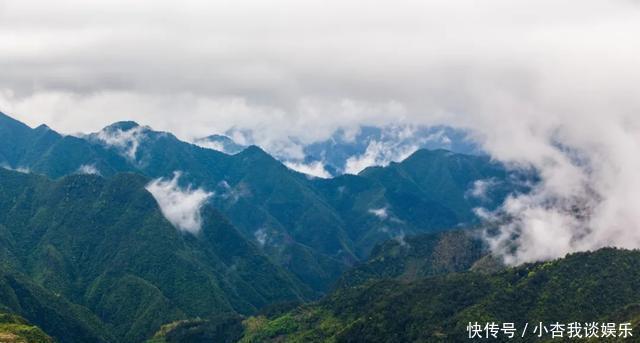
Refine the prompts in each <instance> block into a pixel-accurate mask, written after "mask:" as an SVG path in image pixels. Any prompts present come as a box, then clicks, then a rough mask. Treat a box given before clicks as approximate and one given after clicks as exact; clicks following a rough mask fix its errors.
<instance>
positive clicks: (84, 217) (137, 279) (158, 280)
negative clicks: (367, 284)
mask: <svg viewBox="0 0 640 343" xmlns="http://www.w3.org/2000/svg"><path fill="white" fill-rule="evenodd" d="M147 182H148V180H147V179H145V178H143V177H141V176H137V175H134V174H121V175H117V176H114V177H112V178H110V179H104V178H102V177H99V176H93V175H74V176H69V177H65V178H62V179H60V180H58V181H55V182H52V181H50V180H48V179H46V178H45V177H42V176H36V175H33V174H22V173H18V172H13V171H8V170H5V169H0V231H1V232H2V236H1V242H2V243H1V244H0V254H1V255H2V256H3V258H2V269H1V270H0V275H4V277H3V278H0V295H1V296H0V305H4V306H6V307H7V308H8V309H10V310H11V311H12V312H15V313H17V314H20V315H23V316H24V317H26V318H27V319H29V320H30V321H31V322H33V323H35V324H37V325H39V326H40V327H42V328H43V329H44V330H45V331H47V332H48V333H49V334H51V335H52V336H53V337H55V338H56V339H58V340H60V341H63V342H84V341H91V342H100V341H113V340H120V341H126V342H135V341H141V340H143V339H145V338H147V337H149V336H150V335H152V334H153V332H155V331H156V330H157V329H158V328H159V327H160V326H161V325H162V324H164V323H167V322H171V321H174V320H179V319H186V318H191V317H195V316H201V317H203V318H205V317H208V316H211V315H214V314H220V313H244V314H249V313H254V312H255V311H256V310H257V309H259V308H262V307H264V306H266V305H268V304H271V303H274V302H278V301H287V300H302V299H308V298H309V297H311V296H313V295H314V293H313V292H312V291H311V290H310V289H309V288H307V287H306V286H305V285H304V284H302V283H301V282H300V281H299V280H298V279H297V278H295V276H292V275H291V274H289V273H288V272H287V271H286V270H284V269H282V268H281V267H279V266H277V265H275V264H274V263H272V262H271V260H270V259H269V258H267V257H266V256H265V255H264V254H263V253H262V252H261V251H260V249H258V247H256V245H254V244H253V243H252V242H250V241H247V240H246V239H245V238H243V236H242V235H241V234H240V233H239V232H238V231H237V230H236V229H235V228H234V227H233V226H231V225H230V224H229V223H228V222H227V221H226V220H225V219H224V218H223V217H222V216H221V215H220V214H219V213H218V212H217V211H216V210H214V209H213V208H210V207H208V208H205V209H204V210H203V213H202V214H203V221H204V224H203V229H202V232H201V233H200V234H199V235H197V236H193V235H190V234H183V233H181V232H179V231H178V230H176V229H175V228H174V227H173V226H171V224H169V222H167V221H166V219H165V218H164V217H163V215H162V214H161V212H160V210H159V208H158V206H157V204H156V202H155V200H154V199H153V197H152V196H151V195H150V194H149V193H148V192H147V191H146V190H145V189H144V186H145V184H146V183H147Z"/></svg>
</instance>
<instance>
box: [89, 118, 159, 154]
mask: <svg viewBox="0 0 640 343" xmlns="http://www.w3.org/2000/svg"><path fill="white" fill-rule="evenodd" d="M146 130H147V128H145V127H142V126H136V127H133V128H130V129H127V130H122V129H120V128H117V129H115V130H114V129H111V128H106V129H104V130H101V131H99V132H98V133H96V134H95V135H93V136H92V137H95V138H96V139H97V140H99V141H101V142H103V143H104V144H106V145H109V146H112V147H115V148H116V149H117V150H118V151H120V152H121V153H122V155H123V156H124V157H126V158H128V159H129V160H131V161H136V160H137V159H136V153H137V152H138V147H139V146H140V142H141V140H142V139H144V137H145V131H146Z"/></svg>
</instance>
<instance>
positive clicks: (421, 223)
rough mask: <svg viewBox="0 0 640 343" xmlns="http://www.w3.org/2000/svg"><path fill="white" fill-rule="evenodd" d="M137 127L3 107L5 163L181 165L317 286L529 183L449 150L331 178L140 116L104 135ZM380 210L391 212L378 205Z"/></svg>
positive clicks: (158, 173) (249, 234)
mask: <svg viewBox="0 0 640 343" xmlns="http://www.w3.org/2000/svg"><path fill="white" fill-rule="evenodd" d="M138 129H139V130H141V131H140V135H139V136H137V139H138V141H137V144H136V145H135V146H136V149H135V150H127V149H132V147H133V145H132V143H129V144H130V145H126V146H125V147H124V148H123V146H113V145H108V144H105V143H104V141H102V140H101V139H100V136H99V135H96V134H94V135H90V136H86V137H83V138H78V137H72V136H62V135H60V134H58V133H56V132H54V131H53V130H51V129H49V128H47V127H44V126H42V127H38V128H36V129H31V128H29V127H27V126H26V125H24V124H22V123H20V122H18V121H15V120H13V119H11V118H9V117H7V116H5V115H3V114H1V113H0V138H1V139H2V141H3V145H2V146H1V147H0V166H2V165H5V166H8V167H11V168H14V169H17V168H28V169H29V170H31V171H32V172H34V173H39V174H43V175H46V176H48V177H51V178H59V177H62V176H65V175H70V174H75V173H78V171H79V169H80V167H81V166H92V167H94V168H95V169H96V170H97V171H99V172H100V173H101V174H102V175H103V176H105V177H113V176H114V175H116V174H117V173H119V172H135V173H137V174H140V175H144V176H146V177H148V178H158V177H170V176H171V175H172V174H173V172H174V171H183V172H184V177H183V180H182V182H184V183H185V184H187V183H189V184H192V185H193V186H194V187H204V188H206V189H207V190H210V191H215V192H216V194H218V196H217V197H215V198H214V199H212V201H211V204H212V205H213V206H214V207H215V208H216V209H217V210H218V211H220V212H221V213H222V214H223V215H224V216H225V217H226V218H228V219H229V221H230V222H231V223H232V224H233V225H234V226H235V227H236V228H237V229H238V230H239V231H240V233H241V234H242V235H243V236H244V237H245V238H247V239H249V240H256V235H257V233H261V234H262V235H263V237H264V242H265V243H264V245H261V246H260V248H261V249H262V251H263V252H264V253H265V254H267V255H268V256H269V258H270V259H271V260H272V261H274V262H276V263H278V264H279V265H280V266H282V267H284V268H285V269H286V270H287V271H289V272H290V273H292V274H293V275H294V276H295V277H296V278H298V279H299V280H301V281H302V282H303V283H304V284H305V286H307V287H309V288H311V289H312V290H313V291H315V292H316V293H323V292H325V291H326V290H327V289H329V288H330V286H331V285H332V284H333V283H334V282H335V280H336V279H337V278H338V277H339V276H340V275H341V273H342V272H343V271H344V270H346V269H347V268H348V267H349V266H351V265H352V264H353V263H355V262H357V261H359V260H362V259H364V258H366V257H367V256H368V255H369V252H370V251H371V249H372V248H373V247H374V246H375V245H376V244H377V243H379V242H381V241H385V240H388V239H390V238H393V237H399V236H402V235H413V234H419V233H425V232H434V231H441V230H447V229H450V228H452V227H456V226H457V225H459V224H467V225H468V224H471V223H474V222H475V221H476V218H475V216H474V215H473V213H472V209H473V208H474V207H477V206H483V207H487V208H493V207H495V206H496V204H499V203H500V202H501V201H502V199H503V198H504V196H505V195H506V194H507V191H513V190H519V189H520V188H521V187H520V186H518V183H517V182H513V180H514V178H513V175H510V174H508V173H507V172H506V171H505V169H504V168H503V167H502V166H501V165H499V164H496V163H493V162H492V161H490V160H489V159H488V158H487V157H479V156H468V155H461V154H452V153H450V152H447V151H444V150H436V151H426V150H421V151H418V152H416V153H415V154H413V155H412V156H410V157H409V158H408V159H407V160H405V161H403V162H401V163H393V164H391V165H390V166H388V167H385V168H369V169H366V170H364V171H363V172H362V173H360V175H357V176H356V175H344V176H340V177H337V178H334V179H329V180H323V179H313V178H308V177H307V176H306V175H303V174H300V173H297V172H294V171H292V170H290V169H288V168H287V167H285V166H284V165H283V164H282V163H280V162H279V161H277V160H276V159H274V158H273V157H271V156H270V155H269V154H267V153H266V152H264V151H262V150H261V149H260V148H258V147H255V146H254V147H248V148H246V149H244V150H243V151H242V152H239V153H237V154H235V155H226V154H224V153H220V152H218V151H214V150H210V149H204V148H200V147H198V146H195V145H192V144H189V143H186V142H182V141H180V140H178V139H177V138H176V137H175V136H173V135H172V134H170V133H165V132H155V131H152V130H150V129H148V128H141V127H139V126H138V125H137V124H136V123H133V122H120V123H115V124H113V125H111V126H110V127H108V128H105V130H104V131H103V134H107V135H108V134H116V133H118V132H122V131H127V130H138ZM4 143H6V144H4ZM123 149H124V150H126V151H123ZM131 152H133V154H130V153H131ZM477 180H492V181H491V182H492V183H494V184H495V187H492V188H491V189H490V191H489V192H488V193H487V194H483V196H482V197H480V198H477V197H473V196H468V191H469V189H470V188H472V187H473V184H474V182H475V181H477ZM380 209H385V211H386V215H384V216H376V215H375V213H374V212H372V211H374V210H380ZM260 230H262V231H260ZM52 253H53V252H52Z"/></svg>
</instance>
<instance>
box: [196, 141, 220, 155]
mask: <svg viewBox="0 0 640 343" xmlns="http://www.w3.org/2000/svg"><path fill="white" fill-rule="evenodd" d="M193 144H195V145H197V146H199V147H201V148H206V149H211V150H215V151H220V152H224V153H227V152H226V151H225V150H224V144H222V143H221V142H213V141H208V140H204V139H196V140H194V141H193Z"/></svg>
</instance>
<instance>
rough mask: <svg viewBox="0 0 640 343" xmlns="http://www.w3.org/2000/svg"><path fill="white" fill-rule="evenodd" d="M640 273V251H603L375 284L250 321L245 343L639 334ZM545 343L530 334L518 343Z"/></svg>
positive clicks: (341, 291) (444, 339)
mask: <svg viewBox="0 0 640 343" xmlns="http://www.w3.org/2000/svg"><path fill="white" fill-rule="evenodd" d="M639 267H640V251H637V250H636V251H628V250H617V249H602V250H599V251H596V252H587V253H577V254H572V255H568V256H567V257H566V258H563V259H559V260H555V261H550V262H545V263H535V264H528V265H523V266H520V267H517V268H511V269H508V270H505V271H502V272H499V273H496V274H491V275H487V274H480V273H472V272H467V273H460V274H455V273H454V274H448V275H444V276H436V277H431V278H426V279H423V280H419V281H414V282H409V283H407V282H403V281H399V280H382V281H374V282H369V283H366V284H363V285H361V286H357V287H347V288H342V289H339V290H337V291H335V292H334V293H333V294H331V295H330V296H328V297H327V298H326V299H324V300H322V301H321V302H319V303H317V304H313V305H306V306H302V307H300V308H297V309H295V310H293V311H290V312H287V313H285V314H281V315H276V316H273V317H270V318H267V317H260V316H258V317H252V318H250V319H248V320H246V321H245V322H244V325H245V334H244V337H243V340H242V341H243V342H464V341H468V340H469V339H468V331H467V329H466V328H467V326H468V324H469V322H472V323H474V322H479V323H486V322H496V323H505V322H507V323H515V326H516V327H517V328H520V330H522V329H523V328H524V326H525V323H530V325H531V326H532V327H533V326H534V325H536V324H538V323H540V322H542V323H546V324H547V325H549V324H552V323H556V322H559V323H573V322H579V323H590V322H600V323H602V322H607V321H610V320H615V323H617V324H619V323H624V322H630V323H632V324H633V328H634V333H635V332H637V330H638V329H640V327H639V326H638V311H637V305H635V304H637V303H638V302H639V301H640V293H638V289H640V268H639ZM532 327H530V329H531V330H533V328H532ZM507 340H508V339H507V338H506V337H505V336H502V337H501V338H500V339H495V341H507ZM539 340H540V339H538V338H537V335H536V334H533V333H532V332H528V334H527V335H525V338H524V339H520V340H519V341H525V342H529V341H539ZM542 340H550V336H546V337H544V338H543V339H542Z"/></svg>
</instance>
